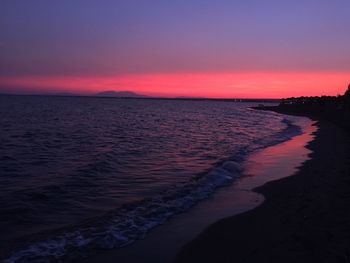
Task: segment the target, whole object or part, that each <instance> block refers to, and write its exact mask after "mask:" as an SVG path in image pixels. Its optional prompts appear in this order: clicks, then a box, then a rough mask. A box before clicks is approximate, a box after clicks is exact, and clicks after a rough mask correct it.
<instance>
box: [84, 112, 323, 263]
mask: <svg viewBox="0 0 350 263" xmlns="http://www.w3.org/2000/svg"><path fill="white" fill-rule="evenodd" d="M300 121H302V120H300ZM302 123H303V124H302ZM302 123H300V124H302V126H301V127H302V130H303V132H302V134H300V135H297V136H295V137H293V138H292V139H291V140H287V141H285V142H282V143H279V144H276V145H273V146H269V147H267V148H264V149H262V150H259V151H257V152H255V153H253V154H252V155H251V156H250V157H249V158H248V159H247V160H246V161H245V164H244V173H243V174H244V176H243V177H242V178H241V179H239V180H237V181H236V182H235V183H234V184H232V185H230V186H227V187H223V188H221V189H220V190H218V191H217V192H216V193H215V194H213V195H212V196H211V197H210V198H208V199H206V200H203V201H202V202H200V203H198V204H197V205H196V206H195V207H192V208H191V209H190V210H189V211H187V212H186V213H183V214H178V215H176V216H174V218H172V219H170V220H169V221H168V222H167V223H166V224H164V225H161V226H158V227H157V228H155V229H153V230H152V231H150V232H149V233H148V234H147V236H146V238H145V239H142V240H138V241H136V242H135V243H133V244H131V245H130V246H126V247H124V248H119V249H112V250H109V251H104V252H102V251H101V252H102V253H98V254H97V255H95V256H92V257H90V258H88V259H85V260H82V261H81V262H84V263H94V262H114V261H115V260H118V262H152V263H154V262H173V261H174V260H175V258H176V255H177V253H179V252H180V251H181V247H182V246H184V245H185V244H187V243H188V242H190V241H191V240H192V239H193V238H195V237H196V236H198V235H200V233H202V232H203V231H204V230H205V229H206V228H207V227H208V226H209V225H211V224H213V223H215V222H217V221H218V220H221V219H223V218H227V217H231V216H232V215H238V214H242V213H244V212H246V211H250V210H252V209H255V208H256V207H257V206H259V205H261V204H262V203H263V201H264V197H263V196H262V195H261V194H260V193H256V192H254V191H253V190H252V189H254V188H255V187H256V186H261V185H263V184H264V183H266V182H268V181H272V180H276V179H280V178H283V177H287V176H291V175H292V174H294V172H295V170H296V169H297V167H299V166H300V165H301V164H302V163H303V162H304V161H305V160H307V159H308V155H309V153H310V151H309V150H307V149H306V148H305V147H304V146H305V145H306V143H307V142H309V141H311V140H312V139H313V135H312V134H313V131H314V130H315V129H316V127H315V126H314V125H313V123H314V122H313V121H311V120H306V119H305V120H303V121H302ZM277 153H279V154H277ZM257 164H258V167H257V166H256V165H257ZM259 164H260V166H259ZM254 165H255V166H254ZM257 169H258V171H257ZM278 171H281V172H280V173H279V172H278ZM269 172H270V173H272V174H269ZM252 175H257V176H252Z"/></svg>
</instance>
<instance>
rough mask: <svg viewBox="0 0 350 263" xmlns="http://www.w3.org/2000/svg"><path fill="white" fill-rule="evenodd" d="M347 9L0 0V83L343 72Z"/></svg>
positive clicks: (330, 1)
mask: <svg viewBox="0 0 350 263" xmlns="http://www.w3.org/2000/svg"><path fill="white" fill-rule="evenodd" d="M349 14H350V1H349V0H299V1H298V0H294V1H287V0H266V1H265V0H264V1H262V0H241V1H234V0H230V1H228V0H227V1H225V0H212V1H208V0H197V1H195V0H173V1H167V0H157V1H155V0H147V1H146V0H124V1H121V0H119V1H118V0H113V1H112V0H103V1H96V0H69V1H68V0H25V1H23V0H1V2H0V77H7V78H8V77H12V78H13V77H24V76H26V77H28V76H37V77H38V76H39V77H40V76H41V77H48V76H52V77H72V76H79V77H84V76H86V77H101V76H106V77H107V76H108V77H111V76H125V75H130V74H187V73H188V74H189V73H191V74H194V73H205V72H210V73H222V72H242V71H244V72H250V71H251V72H328V73H329V72H350V16H349Z"/></svg>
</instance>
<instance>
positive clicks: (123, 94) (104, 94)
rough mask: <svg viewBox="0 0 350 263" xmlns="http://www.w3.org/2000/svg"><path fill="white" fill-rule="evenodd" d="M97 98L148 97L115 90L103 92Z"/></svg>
mask: <svg viewBox="0 0 350 263" xmlns="http://www.w3.org/2000/svg"><path fill="white" fill-rule="evenodd" d="M95 96H98V97H117V98H144V97H146V96H144V95H141V94H137V93H135V92H132V91H113V90H108V91H102V92H99V93H97V94H95Z"/></svg>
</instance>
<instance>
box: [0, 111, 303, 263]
mask: <svg viewBox="0 0 350 263" xmlns="http://www.w3.org/2000/svg"><path fill="white" fill-rule="evenodd" d="M282 122H283V123H284V124H285V125H286V128H285V129H283V130H282V131H280V132H278V133H276V134H273V135H271V136H268V137H266V138H263V139H261V140H257V141H253V142H252V143H251V144H250V145H249V146H248V147H242V148H240V149H239V150H238V151H236V152H235V153H234V154H233V155H232V157H231V158H229V159H226V160H223V161H221V162H220V163H218V164H217V165H216V166H215V167H213V168H212V169H211V170H210V171H207V172H205V173H203V174H200V175H198V176H196V177H195V178H193V179H192V180H191V181H189V182H187V183H183V184H178V185H176V186H173V187H172V188H169V189H168V190H167V191H165V192H163V193H160V194H158V195H156V196H154V197H153V198H150V199H146V200H143V201H142V202H137V203H134V204H129V205H125V206H123V207H122V208H120V209H118V210H117V211H112V212H109V213H108V214H106V215H104V216H103V217H100V218H97V219H95V220H94V221H93V222H89V223H85V224H84V225H80V226H77V227H73V228H69V229H68V228H67V229H64V230H61V231H60V232H59V233H55V234H51V235H48V237H46V238H41V239H40V238H38V239H39V241H36V242H33V241H31V242H28V243H27V244H22V245H21V246H20V248H19V249H17V251H15V252H12V253H11V254H10V255H8V257H7V258H6V259H5V260H4V262H5V263H17V262H52V261H55V262H69V261H72V260H74V259H76V258H80V257H86V256H87V255H88V254H89V253H91V252H92V251H96V250H101V249H111V248H119V247H123V246H126V245H128V244H131V243H132V242H134V241H136V240H138V239H142V238H144V237H145V235H146V234H147V232H148V231H149V230H150V229H152V228H154V227H155V226H158V225H160V224H163V223H164V222H165V221H167V220H168V219H169V218H170V217H172V216H173V215H175V214H178V213H182V212H185V211H187V210H188V209H189V208H191V207H192V206H194V205H195V204H196V203H198V202H200V201H201V200H203V199H206V198H207V197H208V196H210V195H211V194H212V193H213V192H214V191H215V190H216V189H217V188H220V187H223V186H226V185H229V184H231V183H232V182H233V181H235V180H236V179H237V178H239V177H241V175H242V168H241V164H242V162H243V161H244V160H245V159H246V158H247V156H248V155H249V154H251V153H252V152H255V151H257V150H260V149H263V148H266V147H268V146H272V145H275V144H278V143H281V142H284V141H286V140H289V139H291V138H292V137H294V136H296V135H299V134H301V132H302V130H301V127H299V126H297V125H295V124H293V122H292V121H291V120H289V119H286V118H285V119H283V120H282Z"/></svg>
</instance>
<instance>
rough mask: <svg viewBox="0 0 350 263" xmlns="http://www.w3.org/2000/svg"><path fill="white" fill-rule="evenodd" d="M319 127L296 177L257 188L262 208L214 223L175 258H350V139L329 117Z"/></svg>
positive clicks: (291, 112)
mask: <svg viewBox="0 0 350 263" xmlns="http://www.w3.org/2000/svg"><path fill="white" fill-rule="evenodd" d="M259 109H261V110H274V111H277V112H279V113H284V114H292V115H299V116H300V115H302V116H308V117H312V115H310V114H307V113H305V112H298V113H296V112H293V111H286V110H283V109H281V108H280V107H259ZM317 125H318V126H319V130H318V131H317V132H316V138H315V140H314V141H312V142H311V143H310V144H309V145H308V146H307V147H308V148H309V149H310V150H312V151H313V153H312V154H311V159H310V160H308V161H306V162H305V163H304V165H302V167H301V168H300V169H299V171H298V172H297V173H296V174H295V175H294V176H291V177H287V178H284V179H281V180H277V181H273V182H269V183H267V184H266V185H264V186H262V187H259V188H257V189H256V191H257V192H259V193H262V194H263V195H264V196H265V198H266V201H265V202H264V203H263V204H262V205H261V206H259V207H258V208H256V209H254V210H251V211H248V212H246V213H243V214H239V215H237V216H233V217H230V218H226V219H223V220H220V221H218V222H217V223H214V224H213V225H211V226H209V227H208V228H207V229H206V230H205V231H204V232H202V233H201V234H200V235H199V236H198V237H197V238H196V239H195V240H193V241H192V242H190V243H188V244H187V245H186V246H185V247H184V248H183V250H182V251H181V252H180V254H179V255H178V257H177V260H176V262H177V263H180V262H350V248H349V246H348V244H350V211H349V209H348V208H349V202H350V173H349V138H348V136H347V135H346V133H345V132H344V131H343V130H342V129H340V128H339V127H338V126H336V125H334V124H332V123H330V122H328V121H325V120H319V121H318V123H317Z"/></svg>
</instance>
